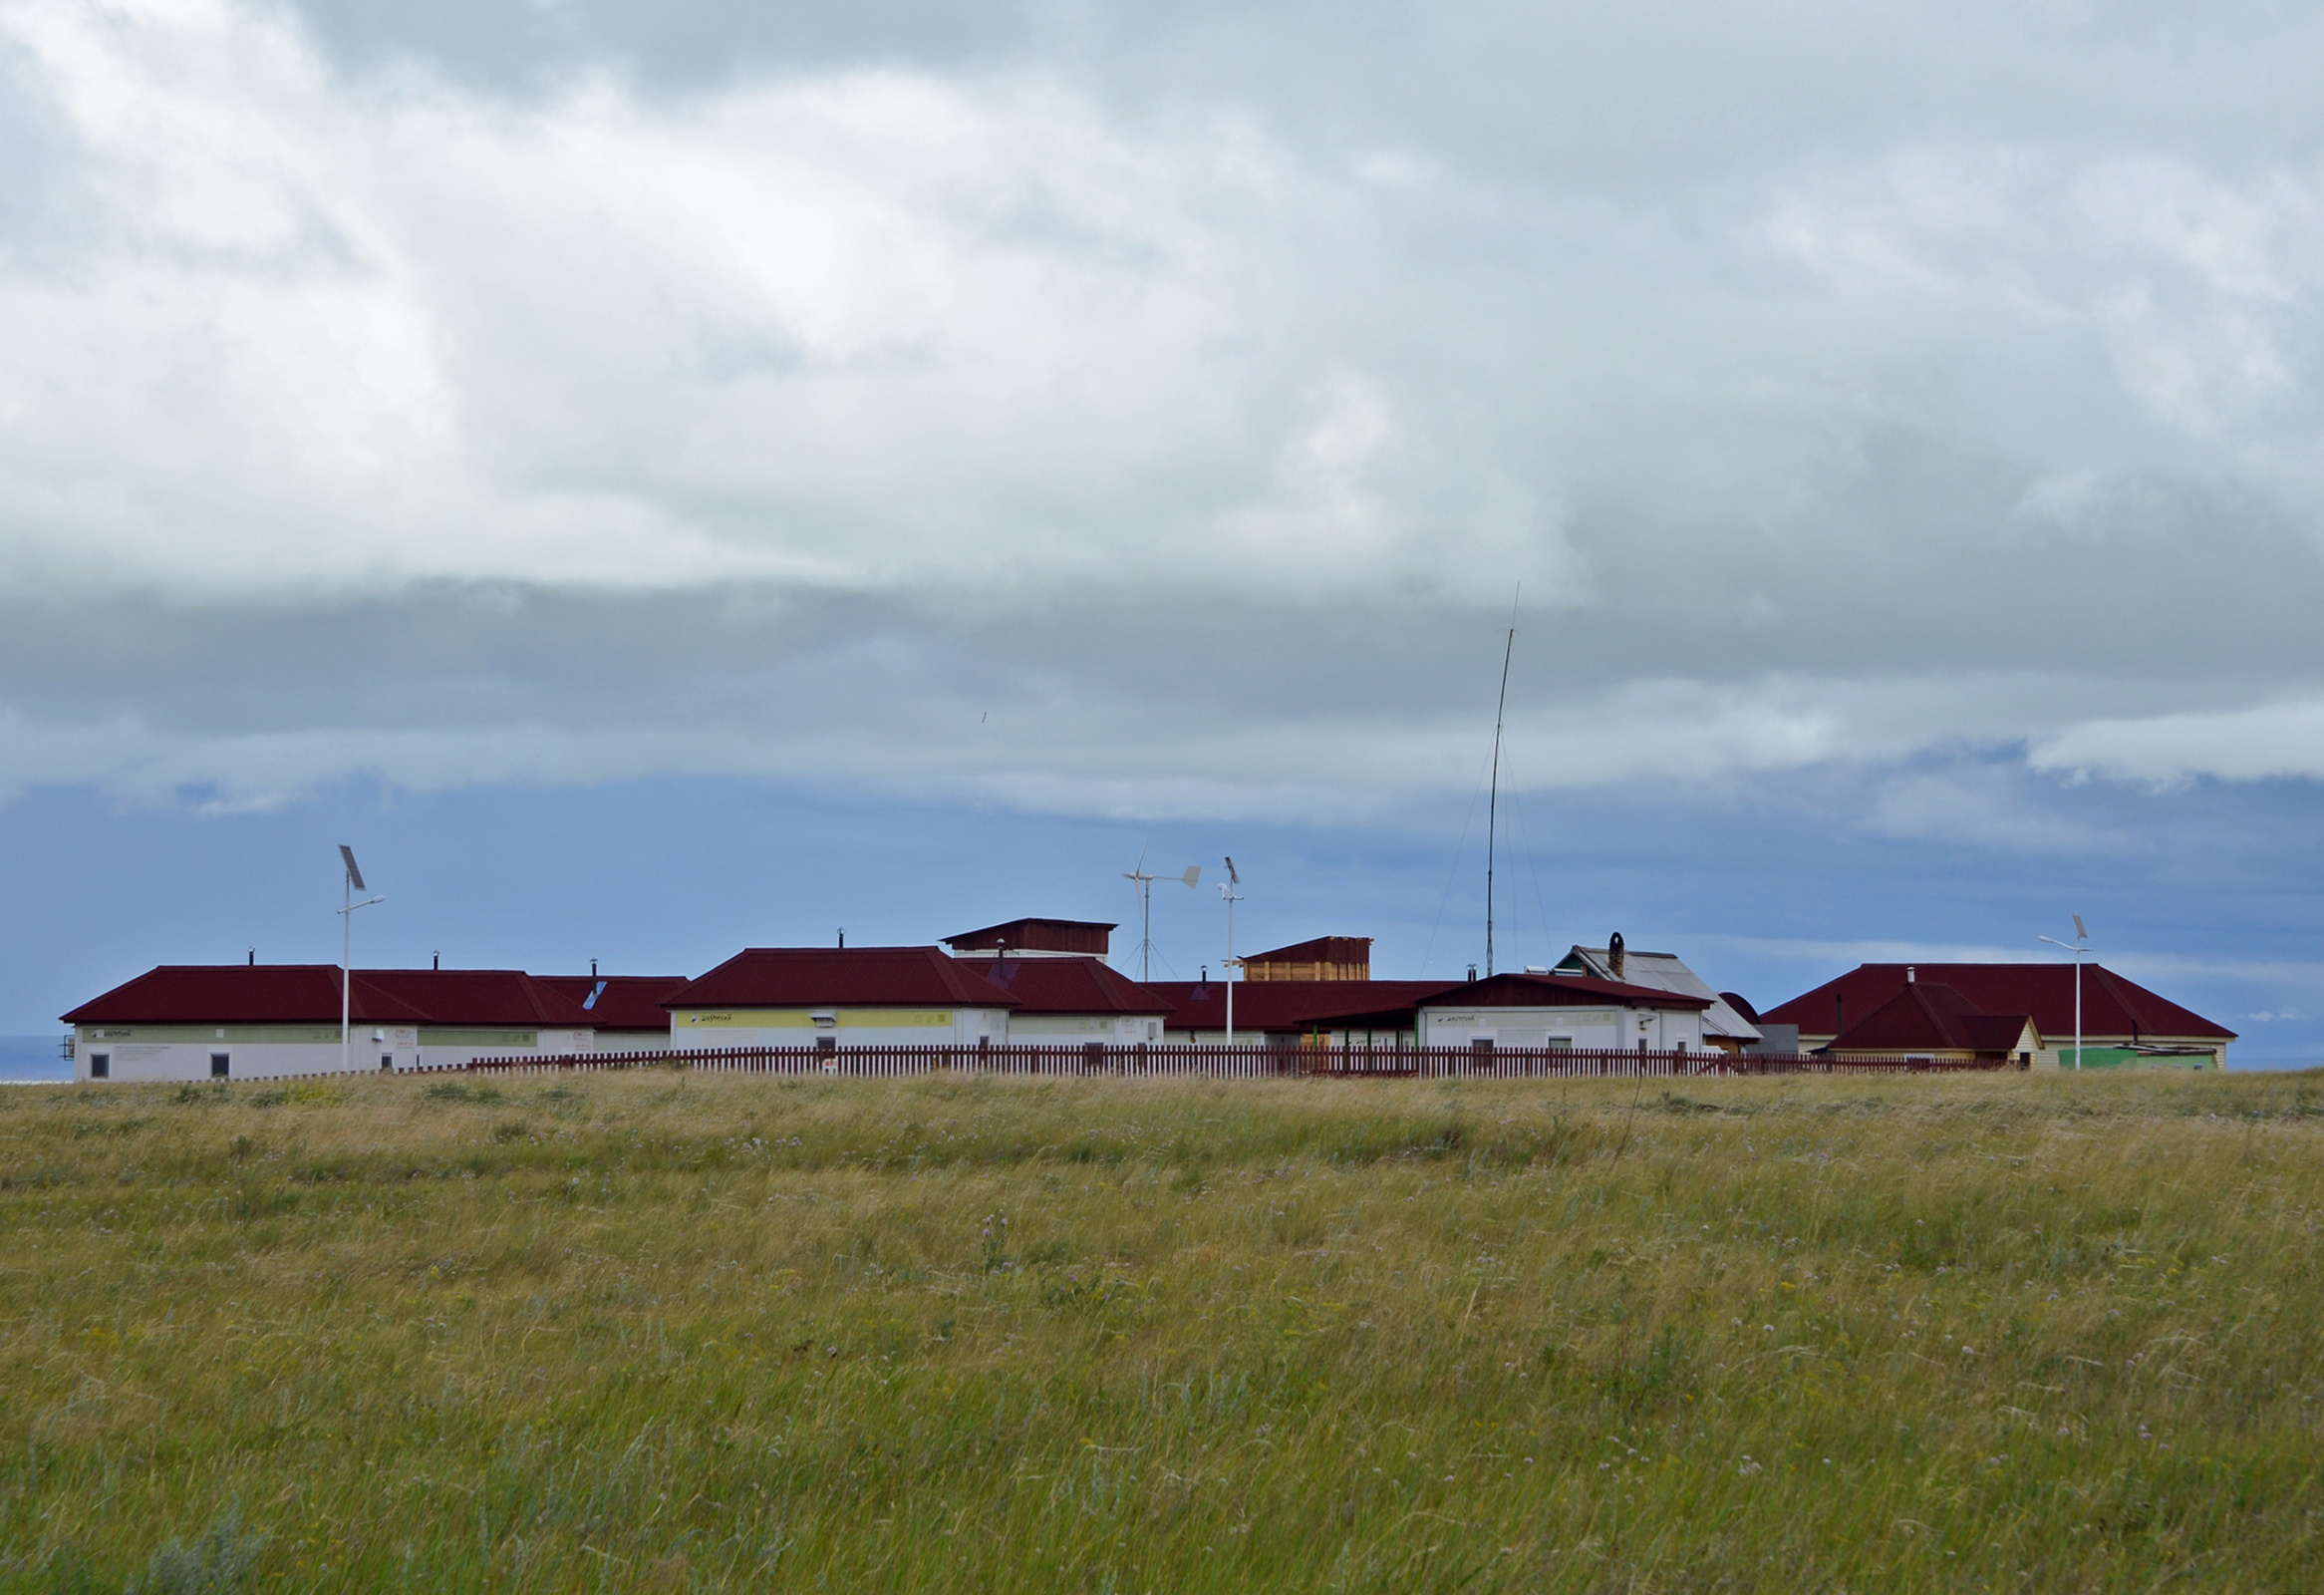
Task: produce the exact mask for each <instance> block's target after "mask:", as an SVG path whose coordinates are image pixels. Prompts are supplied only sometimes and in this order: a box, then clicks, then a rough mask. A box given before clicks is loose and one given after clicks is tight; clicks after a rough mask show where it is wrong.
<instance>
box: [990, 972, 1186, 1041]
mask: <svg viewBox="0 0 2324 1595" xmlns="http://www.w3.org/2000/svg"><path fill="white" fill-rule="evenodd" d="M1012 956H1015V955H1014V954H1013V955H1012ZM1162 1039H1163V1038H1162V1016H1161V1015H1160V1014H1012V1015H1010V1016H1009V1040H1010V1041H1011V1042H1012V1043H1014V1044H1016V1045H1017V1046H1020V1047H1041V1046H1047V1045H1055V1046H1059V1047H1063V1046H1071V1045H1076V1044H1078V1045H1082V1046H1086V1045H1087V1044H1089V1043H1090V1042H1093V1041H1094V1042H1102V1043H1104V1044H1105V1045H1106V1046H1109V1047H1134V1046H1136V1045H1137V1044H1138V1043H1140V1042H1160V1041H1161V1040H1162ZM994 1044H995V1045H996V1046H998V1045H999V1044H1000V1041H999V1038H998V1037H996V1038H995V1042H994Z"/></svg>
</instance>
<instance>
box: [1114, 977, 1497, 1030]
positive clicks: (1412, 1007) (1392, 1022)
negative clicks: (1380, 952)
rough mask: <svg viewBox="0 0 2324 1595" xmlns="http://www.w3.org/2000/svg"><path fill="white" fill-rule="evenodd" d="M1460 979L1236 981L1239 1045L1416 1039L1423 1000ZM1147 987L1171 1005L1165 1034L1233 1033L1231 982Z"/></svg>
mask: <svg viewBox="0 0 2324 1595" xmlns="http://www.w3.org/2000/svg"><path fill="white" fill-rule="evenodd" d="M1461 984H1462V982H1460V981H1457V980H1320V981H1288V980H1287V981H1237V982H1236V983H1235V1042H1236V1044H1237V1045H1238V1046H1249V1047H1259V1046H1264V1045H1267V1044H1269V1043H1270V1042H1272V1043H1273V1044H1275V1045H1277V1046H1282V1047H1290V1046H1310V1047H1324V1046H1356V1047H1365V1046H1371V1047H1399V1046H1400V1047H1411V1046H1414V1045H1416V1043H1417V1041H1418V1039H1419V1026H1420V1018H1419V1011H1418V1004H1419V1002H1420V1000H1421V999H1422V998H1424V997H1433V996H1435V995H1436V994H1437V993H1439V992H1443V991H1450V990H1453V989H1456V988H1458V987H1459V986H1460V985H1461ZM1145 989H1146V990H1147V991H1150V992H1152V993H1154V994H1155V996H1156V997H1157V998H1159V999H1161V1000H1162V1001H1164V1002H1165V1003H1167V1004H1168V1005H1169V1017H1168V1018H1167V1019H1166V1020H1165V1021H1164V1037H1165V1039H1166V1040H1169V1041H1177V1042H1199V1043H1202V1044H1204V1045H1206V1046H1218V1045H1221V1044H1223V1043H1224V1042H1225V1041H1226V1039H1227V983H1226V982H1225V981H1223V980H1156V981H1148V982H1146V983H1145Z"/></svg>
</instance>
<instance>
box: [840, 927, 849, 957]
mask: <svg viewBox="0 0 2324 1595" xmlns="http://www.w3.org/2000/svg"><path fill="white" fill-rule="evenodd" d="M839 950H840V951H841V952H845V951H846V950H847V927H846V926H845V925H841V926H840V927H839Z"/></svg>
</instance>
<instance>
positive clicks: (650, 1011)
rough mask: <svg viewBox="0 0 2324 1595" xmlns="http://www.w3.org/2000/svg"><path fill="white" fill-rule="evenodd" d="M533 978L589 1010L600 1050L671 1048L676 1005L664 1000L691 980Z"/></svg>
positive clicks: (654, 977)
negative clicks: (672, 1007)
mask: <svg viewBox="0 0 2324 1595" xmlns="http://www.w3.org/2000/svg"><path fill="white" fill-rule="evenodd" d="M532 978H533V980H534V981H535V982H536V983H537V984H539V985H541V986H544V987H546V988H547V989H548V990H550V991H552V992H555V993H556V994H557V995H558V996H560V997H563V998H564V999H566V1000H567V1001H568V1002H571V1003H573V1004H575V1005H576V1006H578V1007H579V1009H580V1010H581V1012H582V1013H583V1014H585V1015H587V1016H588V1019H589V1023H590V1027H591V1035H592V1038H593V1040H594V1043H595V1046H596V1050H597V1051H599V1052H601V1053H666V1052H668V1051H670V1046H671V1043H670V1010H669V1009H667V1008H665V1007H663V1006H662V1005H663V1004H664V1003H665V1002H667V1001H669V1000H670V999H671V998H672V997H674V996H676V995H677V994H678V992H679V991H680V990H681V989H683V988H684V987H685V986H686V984H687V977H686V976H684V975H535V976H533V977H532Z"/></svg>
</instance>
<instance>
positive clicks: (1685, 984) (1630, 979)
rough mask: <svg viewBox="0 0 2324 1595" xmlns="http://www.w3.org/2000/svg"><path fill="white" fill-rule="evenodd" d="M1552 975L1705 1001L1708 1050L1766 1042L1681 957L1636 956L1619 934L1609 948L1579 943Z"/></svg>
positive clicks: (1739, 1011) (1738, 1048) (1704, 1033)
mask: <svg viewBox="0 0 2324 1595" xmlns="http://www.w3.org/2000/svg"><path fill="white" fill-rule="evenodd" d="M1550 973H1551V974H1553V975H1589V976H1592V977H1594V978H1596V979H1598V980H1611V981H1619V982H1622V983H1624V984H1627V985H1632V986H1650V987H1652V988H1653V989H1654V990H1656V991H1668V992H1677V993H1679V994H1680V995H1682V996H1687V997H1700V998H1703V999H1705V1000H1706V1001H1707V1002H1708V1003H1709V1004H1710V1006H1709V1007H1707V1008H1705V1009H1704V1010H1703V1021H1702V1040H1703V1045H1705V1046H1707V1047H1716V1048H1718V1049H1719V1050H1720V1051H1721V1052H1729V1053H1739V1052H1743V1051H1746V1050H1748V1049H1752V1048H1756V1047H1758V1046H1759V1045H1760V1043H1761V1042H1762V1041H1763V1040H1764V1039H1765V1038H1764V1037H1763V1036H1762V1035H1761V1033H1760V1029H1759V1026H1758V1025H1757V1024H1756V1023H1754V1020H1753V1016H1752V1015H1750V1014H1748V1013H1745V1012H1743V1011H1742V1009H1740V1008H1738V1007H1737V1006H1736V1004H1735V1003H1734V1002H1733V1001H1731V1000H1730V999H1728V998H1727V997H1724V996H1722V995H1721V994H1719V993H1718V992H1715V991H1713V990H1712V989H1711V987H1710V983H1709V982H1707V981H1705V980H1704V979H1703V978H1702V976H1700V975H1698V974H1696V973H1695V972H1694V971H1693V970H1691V969H1689V968H1687V967H1686V965H1685V964H1683V963H1681V962H1679V959H1678V955H1677V954H1675V953H1641V952H1632V951H1630V950H1629V949H1628V948H1626V947H1624V946H1623V945H1622V938H1621V933H1620V932H1618V931H1617V932H1615V933H1614V934H1613V935H1612V936H1611V937H1609V938H1607V941H1606V945H1604V946H1603V947H1584V946H1581V945H1579V944H1577V945H1576V946H1575V948H1574V950H1573V951H1572V952H1570V953H1568V954H1567V955H1566V956H1565V957H1563V958H1561V959H1559V960H1558V962H1557V964H1556V966H1555V967H1553V968H1552V969H1551V971H1550Z"/></svg>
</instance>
